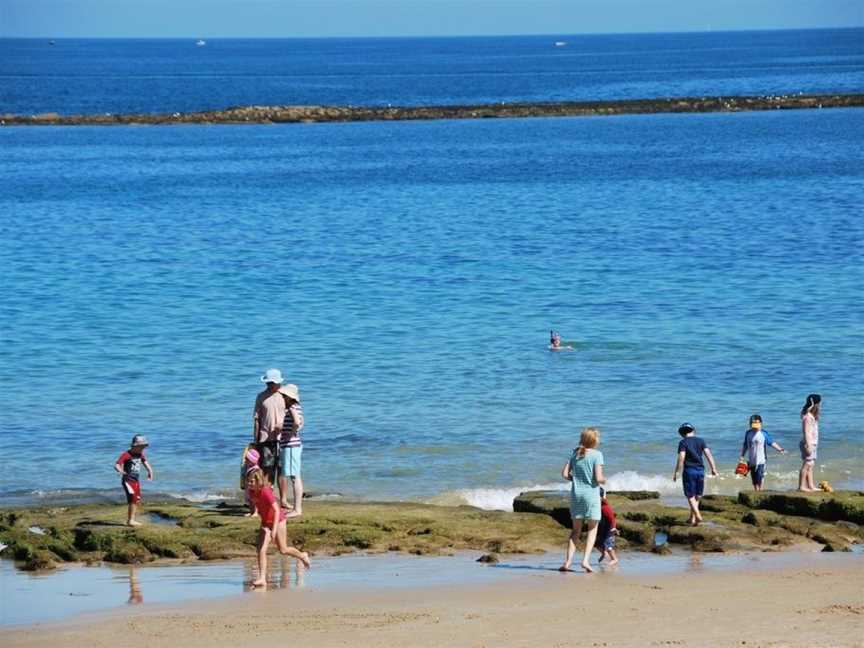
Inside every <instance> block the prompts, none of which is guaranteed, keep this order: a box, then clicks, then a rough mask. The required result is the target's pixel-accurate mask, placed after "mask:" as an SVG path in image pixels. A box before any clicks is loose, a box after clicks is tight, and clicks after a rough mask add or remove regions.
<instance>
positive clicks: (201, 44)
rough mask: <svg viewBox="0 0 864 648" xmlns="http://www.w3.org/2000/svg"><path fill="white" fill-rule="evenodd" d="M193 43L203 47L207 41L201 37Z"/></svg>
mask: <svg viewBox="0 0 864 648" xmlns="http://www.w3.org/2000/svg"><path fill="white" fill-rule="evenodd" d="M195 44H196V45H197V46H198V47H204V46H205V45H206V44H207V41H205V40H201V39H198V40H197V41H195Z"/></svg>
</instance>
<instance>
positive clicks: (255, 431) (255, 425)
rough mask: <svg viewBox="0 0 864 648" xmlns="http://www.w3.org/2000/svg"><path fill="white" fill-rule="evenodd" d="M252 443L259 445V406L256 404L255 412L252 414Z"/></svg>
mask: <svg viewBox="0 0 864 648" xmlns="http://www.w3.org/2000/svg"><path fill="white" fill-rule="evenodd" d="M252 443H258V404H257V403H256V404H255V412H254V413H253V414H252Z"/></svg>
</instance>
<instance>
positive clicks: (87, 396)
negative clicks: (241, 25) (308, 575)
mask: <svg viewBox="0 0 864 648" xmlns="http://www.w3.org/2000/svg"><path fill="white" fill-rule="evenodd" d="M862 34H864V31H862V30H857V31H854V30H850V31H839V32H782V33H767V34H738V35H734V34H725V35H723V34H705V35H698V36H697V35H689V36H683V35H678V36H674V37H662V38H661V37H660V36H639V37H634V36H629V37H624V36H610V37H590V38H586V42H588V43H591V44H592V47H593V48H594V50H592V51H594V54H592V55H590V56H589V55H587V54H586V55H585V56H584V57H583V59H582V60H583V61H584V65H581V64H580V65H575V64H574V65H571V67H570V68H569V69H570V72H567V73H566V74H563V75H556V74H552V73H551V72H550V73H549V74H541V73H539V72H538V73H537V74H529V73H528V72H527V71H528V70H532V69H533V70H548V69H549V68H550V66H552V65H553V64H554V63H553V62H554V61H555V60H556V59H555V57H563V58H564V59H568V57H571V58H574V59H575V58H578V56H579V51H580V50H579V47H581V44H582V41H581V40H580V39H578V38H575V37H574V38H572V39H568V42H569V43H571V45H568V47H565V48H557V49H556V48H552V49H549V48H550V47H551V44H550V43H549V42H547V41H548V40H550V39H545V40H542V39H538V38H523V39H474V40H472V39H441V40H438V41H436V40H416V41H414V40H386V41H329V40H328V41H318V42H313V41H264V42H253V41H227V42H225V43H220V42H217V41H213V42H212V43H208V44H207V46H206V47H203V48H195V47H194V44H191V45H190V43H186V42H183V43H180V42H179V41H169V42H159V41H125V42H119V41H68V42H67V41H57V44H56V45H55V46H53V47H51V48H50V49H48V47H47V46H46V47H43V45H44V44H43V43H37V42H35V41H0V49H3V50H4V51H5V52H7V53H8V52H9V51H14V52H18V54H16V56H18V57H19V58H18V59H17V61H18V62H19V63H20V62H21V61H26V64H23V65H18V66H16V65H13V64H11V63H10V61H9V57H8V56H0V78H2V80H3V83H2V85H0V87H2V90H0V93H2V95H0V96H2V102H0V103H2V107H0V112H16V111H31V110H32V111H38V112H41V111H43V110H58V111H60V112H77V111H91V110H97V109H98V110H100V111H101V110H103V109H104V110H107V111H111V110H127V109H136V110H148V109H152V110H157V109H158V110H162V109H164V108H169V109H171V108H176V109H192V108H201V107H212V106H214V105H215V106H222V105H224V104H236V103H258V104H263V103H272V102H279V103H341V102H348V101H350V102H354V103H378V102H382V101H392V102H393V103H394V104H396V103H400V104H405V103H424V102H429V103H451V102H463V101H468V100H471V101H475V100H476V101H488V100H512V99H517V98H518V99H536V98H556V99H557V98H589V97H595V96H597V97H604V98H609V97H616V96H651V95H664V94H676V95H680V94H697V93H706V94H718V93H721V92H722V93H727V92H729V93H731V92H734V91H736V89H737V90H739V91H740V92H746V93H750V92H786V91H791V90H793V89H794V90H796V91H797V90H799V89H800V90H803V91H817V90H818V91H851V90H858V91H861V89H862V87H864V83H862V79H864V64H862V56H864V46H862ZM552 40H554V39H552ZM676 41H677V42H678V46H677V47H678V49H679V50H681V51H684V52H686V51H694V50H695V51H697V52H700V53H699V54H698V57H703V58H700V59H698V60H701V61H703V63H704V62H705V61H707V60H711V61H714V62H715V63H714V64H712V65H707V64H706V65H704V66H703V65H702V64H699V63H698V61H694V62H693V63H692V65H690V66H683V65H680V66H678V67H675V66H674V65H672V64H671V63H669V61H671V60H673V59H674V60H678V61H682V60H683V59H684V56H683V54H682V53H681V52H680V51H679V52H678V53H677V54H673V53H672V51H671V50H672V49H674V48H673V43H674V42H676ZM531 43H535V44H537V45H538V47H539V48H540V50H542V51H541V52H540V53H538V54H537V56H536V57H534V58H532V56H529V55H528V54H526V53H525V50H524V49H523V48H526V47H528V46H529V45H530V44H531ZM771 43H774V45H771ZM510 45H514V47H515V50H511V49H508V48H509V47H510ZM223 46H224V47H226V48H234V49H233V50H232V51H237V50H238V48H239V50H240V51H243V52H246V53H245V54H244V55H243V56H238V57H237V58H232V57H231V56H230V55H228V54H225V53H220V52H221V50H220V48H221V47H223ZM540 46H542V47H540ZM67 47H68V48H72V49H73V50H74V51H76V52H77V54H76V56H77V58H75V57H71V56H70V57H69V58H63V59H62V61H61V60H60V59H58V61H57V64H56V65H55V64H53V63H50V62H49V58H50V57H60V58H62V56H63V55H62V54H61V53H62V52H63V51H65V49H64V48H67ZM292 47H298V48H301V49H303V51H304V52H305V56H306V57H307V60H311V61H312V63H310V67H311V68H312V71H311V72H310V73H309V79H307V80H308V81H309V85H305V86H303V91H302V92H301V93H299V94H290V93H285V94H280V92H281V91H280V88H282V89H284V88H285V87H288V86H286V85H284V84H290V81H291V79H295V80H296V78H297V76H298V74H299V73H293V76H292V75H291V74H287V75H286V76H283V77H279V80H274V79H272V78H271V79H269V80H262V78H261V74H262V73H261V71H260V70H259V71H258V72H256V73H255V74H251V73H249V71H248V67H247V66H249V65H252V63H250V61H252V62H253V63H254V62H255V61H257V65H259V66H263V65H264V63H263V62H264V61H270V64H272V65H275V64H276V63H275V61H277V60H280V59H279V56H277V53H278V52H279V51H281V49H280V48H292ZM586 47H588V45H586ZM27 48H30V49H27ZM268 48H270V49H268ZM331 48H335V49H336V50H338V51H343V53H344V52H346V51H351V52H353V55H352V56H351V57H348V55H347V54H344V56H343V57H341V58H340V57H339V56H331V54H330V52H331ZM35 49H39V53H38V54H33V53H32V51H33V50H35ZM559 49H560V50H564V51H558V50H559ZM141 51H144V52H150V54H147V55H146V56H145V55H141V56H142V57H143V58H142V60H138V59H135V57H134V54H133V53H135V52H141ZM268 51H269V52H270V54H269V55H268V56H265V55H264V54H262V52H268ZM382 51H384V52H386V54H382V53H381V52H382ZM646 51H648V52H651V54H650V55H648V54H645V52H646ZM22 52H24V53H22ZM27 52H31V53H30V54H28V53H27ZM46 52H47V53H46ZM159 52H161V54H160V55H157V53H159ZM181 52H182V54H181ZM364 52H373V53H369V54H364ZM374 52H378V53H377V54H374ZM400 52H401V53H402V57H401V59H402V60H401V61H400V57H399V56H396V55H395V54H394V53H400ZM612 52H617V54H614V55H613V54H612ZM769 52H773V54H769ZM604 53H605V54H604ZM160 56H161V57H163V58H160ZM204 56H208V57H211V56H212V57H218V64H217V63H213V62H211V63H208V66H210V67H209V68H208V69H212V74H211V75H210V76H206V75H205V74H204V73H202V72H195V71H194V69H197V68H194V69H193V67H194V66H191V64H189V63H188V61H186V62H184V61H183V60H181V57H204ZM46 57H48V58H46ZM499 57H500V58H499ZM592 57H593V58H592ZM664 57H665V58H664ZM675 57H678V58H677V59H676V58H675ZM698 57H697V58H698ZM705 57H708V58H705ZM349 58H350V60H349ZM133 59H134V60H133ZM385 59H386V60H385ZM284 60H285V61H290V64H291V65H299V63H298V62H297V61H296V60H295V58H292V57H289V56H287V55H286V56H285V57H284ZM418 60H422V61H425V63H424V64H423V65H420V64H419V63H417V61H418ZM568 60H569V59H568ZM601 60H602V61H603V63H602V64H601V63H598V61H601ZM658 60H659V61H665V63H662V62H658ZM76 61H77V63H76ZM96 61H99V62H101V65H100V68H101V69H100V70H99V71H94V70H93V69H92V67H93V65H94V64H95V62H96ZM376 61H377V62H378V63H377V64H376ZM411 61H414V63H413V64H410V62H411ZM454 61H458V62H459V64H458V65H457V64H454ZM616 61H617V63H616ZM771 61H773V63H772V62H771ZM784 61H785V63H784ZM741 62H746V63H747V65H739V63H741ZM570 63H571V64H572V60H571V61H570ZM402 64H404V65H405V66H406V68H407V71H406V72H405V74H406V75H407V77H406V78H405V79H404V80H403V81H402V82H400V83H402V84H403V85H399V84H395V85H392V86H391V85H388V83H387V82H386V81H385V79H384V77H386V76H387V75H392V74H393V69H394V68H395V67H398V66H399V65H402ZM285 65H288V63H285ZM376 65H377V67H378V68H383V69H384V70H385V71H382V72H380V74H377V75H376V73H373V71H372V70H373V69H376ZM616 65H617V66H618V67H616ZM388 66H389V67H388ZM16 67H17V68H20V69H19V71H20V72H21V75H20V78H18V77H16V78H14V79H13V78H12V77H10V76H9V70H10V69H11V68H16ZM265 67H266V66H265ZM582 67H584V68H586V69H587V68H590V69H591V70H593V71H592V72H590V74H589V73H588V72H587V71H584V72H582V71H579V70H580V69H581V68H582ZM185 69H189V70H190V71H189V72H188V74H189V77H188V79H186V80H185V81H184V77H183V75H182V74H179V73H178V70H185ZM159 70H161V71H162V72H161V73H157V72H159ZM326 70H330V72H329V73H328V74H331V76H327V74H324V71H326ZM388 70H389V71H388ZM494 70H498V76H497V78H498V79H499V82H500V84H499V85H495V83H494V82H493V77H495V76H496V75H495V74H494V73H493V72H494ZM514 70H515V71H514ZM616 70H617V72H616ZM748 70H749V71H748ZM756 71H758V73H757V72H756ZM25 73H26V74H25ZM106 75H108V76H106ZM412 75H413V76H412ZM567 75H570V76H567ZM337 77H338V80H334V79H335V78H337ZM229 78H236V79H237V83H236V84H235V83H232V82H226V81H225V79H229ZM576 78H579V79H586V85H579V86H578V87H577V86H572V87H571V86H569V85H568V84H569V83H570V82H569V81H567V79H570V81H573V79H576ZM10 79H12V80H11V81H10ZM255 79H257V80H255ZM409 79H413V80H414V81H416V83H412V82H409ZM587 79H592V81H590V83H589V81H587ZM313 80H314V83H313ZM370 80H374V82H373V81H370ZM214 84H215V85H214ZM260 84H263V85H260ZM376 84H377V85H376ZM217 85H218V87H219V91H218V92H211V90H212V89H213V88H214V87H216V86H217ZM120 87H122V88H123V89H124V91H123V92H115V91H112V88H120ZM180 87H182V88H184V91H183V92H175V90H177V88H180ZM292 87H293V86H292ZM567 87H569V88H570V90H569V91H567V92H565V90H564V89H565V88H567ZM383 88H388V89H389V90H388V91H389V92H390V93H391V94H387V95H385V94H383V93H382V92H381V89H383ZM10 97H11V98H10ZM171 102H174V103H171ZM97 104H98V105H97ZM862 143H864V111H862V110H855V109H848V110H847V109H844V110H816V111H773V112H761V113H742V114H708V115H698V114H693V115H652V116H624V117H599V118H574V119H569V118H568V119H564V118H561V119H530V120H482V121H431V122H403V123H356V124H306V125H282V126H264V125H261V126H222V127H213V126H169V127H71V128H70V127H29V128H28V127H4V128H0V277H2V282H0V291H2V292H0V464H2V466H3V470H2V471H0V503H2V502H3V501H7V502H8V501H10V499H11V498H13V497H17V496H20V495H22V494H25V495H26V494H29V493H43V494H50V493H52V492H55V491H57V490H60V489H72V488H82V489H114V488H118V484H117V480H116V474H115V473H114V472H113V470H112V464H113V462H114V460H115V459H116V457H117V455H119V453H120V452H121V451H122V450H124V449H125V448H126V447H127V445H128V442H129V439H130V438H131V436H132V435H133V434H135V433H143V434H146V435H148V436H149V437H150V439H151V443H152V446H151V448H150V458H151V461H152V463H153V465H154V467H155V469H156V473H157V480H156V481H155V482H153V484H152V485H151V484H145V487H144V490H145V495H146V492H147V491H148V489H149V490H150V491H151V492H152V491H155V490H159V491H163V492H164V491H168V492H174V493H182V494H187V495H194V496H196V497H199V498H205V497H221V496H222V495H223V494H226V493H230V492H231V491H232V489H234V488H236V482H237V474H238V470H239V465H238V464H239V458H240V452H241V450H242V448H243V445H244V443H245V442H246V440H247V438H248V437H249V436H250V433H251V410H252V403H253V401H254V398H255V395H256V393H257V391H258V390H259V389H260V388H261V383H260V382H259V376H260V375H261V374H262V373H263V371H264V370H265V369H267V368H268V367H271V366H273V367H279V368H281V369H282V370H283V372H284V373H285V374H286V375H287V376H288V378H289V379H290V380H291V381H292V382H296V383H298V384H299V385H300V390H301V397H302V400H303V405H304V409H305V412H306V418H307V425H306V429H305V430H304V437H305V448H306V449H305V452H304V474H305V477H306V482H307V488H308V489H310V490H313V491H317V492H338V493H341V494H343V495H346V496H354V497H363V498H388V499H394V498H411V499H423V500H432V501H439V502H458V501H468V502H470V503H473V504H477V505H481V506H486V507H495V506H506V504H507V502H508V501H509V499H510V498H512V495H513V494H514V493H515V492H518V491H519V490H521V489H523V488H524V487H529V486H537V485H544V484H550V483H553V484H557V483H560V482H559V481H558V477H557V475H558V471H559V470H560V468H561V465H562V464H563V463H564V461H565V460H566V459H567V457H568V456H569V451H570V449H571V448H572V447H573V446H574V445H575V443H576V441H577V440H578V434H579V430H580V429H581V428H582V427H583V426H585V425H598V426H600V427H601V429H602V431H603V436H602V446H601V450H603V451H604V453H605V455H606V464H607V473H611V474H612V476H613V477H612V482H611V486H612V488H640V487H641V488H644V487H651V488H656V489H660V490H662V491H664V492H666V493H676V492H677V486H676V485H673V484H672V483H671V481H670V476H671V471H672V468H673V466H674V460H675V450H676V447H677V441H678V436H677V433H676V429H677V426H678V424H679V423H681V422H682V421H685V420H686V421H690V422H691V423H693V424H695V425H696V427H697V428H698V429H699V431H700V433H701V434H702V435H703V436H704V437H705V438H706V439H707V440H708V442H709V445H710V446H711V447H712V449H713V450H714V452H715V455H716V456H717V457H718V459H719V461H720V464H721V468H722V471H723V475H722V478H721V479H719V480H711V481H709V482H708V488H709V490H710V491H713V492H735V491H736V490H738V489H739V488H742V487H745V486H746V487H749V482H744V481H741V480H736V479H735V478H734V477H733V476H732V472H733V469H734V465H735V462H736V460H737V457H738V450H739V448H740V442H741V437H742V436H743V433H744V430H745V427H746V422H747V418H748V416H749V415H750V414H751V413H752V412H754V411H758V412H760V413H761V414H762V416H763V417H764V419H765V423H766V429H768V430H769V431H771V432H773V433H774V434H775V437H776V439H777V440H778V441H779V442H780V443H781V444H783V445H784V446H786V447H787V448H789V449H790V450H792V451H793V452H792V453H791V454H790V455H789V456H786V457H779V456H776V455H771V456H770V463H769V470H768V473H769V476H768V480H769V482H768V483H769V486H774V487H784V488H785V487H790V486H792V485H794V483H795V478H796V475H797V469H798V467H799V466H800V461H799V460H798V459H797V456H796V452H795V449H796V447H797V443H798V439H799V437H800V424H799V420H798V410H799V409H800V407H801V405H802V403H803V400H804V397H805V396H806V394H807V393H809V392H812V391H816V392H820V393H822V394H823V395H824V405H825V408H824V416H823V420H822V441H821V446H820V460H819V467H818V477H819V478H820V479H822V478H828V479H830V480H831V481H832V482H833V483H834V484H835V485H840V486H847V487H857V488H864V477H862V472H864V390H862V376H864V326H862V325H864V263H862V262H864V222H862V217H861V214H862V208H861V204H862V197H864V146H862ZM550 328H555V329H558V330H560V331H561V332H562V335H563V337H564V339H565V340H569V341H572V342H573V344H574V345H575V350H574V351H572V352H567V353H557V354H556V353H550V352H549V351H548V350H547V347H546V345H547V341H548V333H549V329H550ZM562 486H563V483H562Z"/></svg>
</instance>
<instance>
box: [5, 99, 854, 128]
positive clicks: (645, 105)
mask: <svg viewBox="0 0 864 648" xmlns="http://www.w3.org/2000/svg"><path fill="white" fill-rule="evenodd" d="M861 107H864V94H824V95H805V94H792V95H758V96H750V97H672V98H658V99H629V100H622V101H576V102H550V103H499V104H480V105H473V106H404V107H392V106H387V107H362V106H246V107H234V108H226V109H224V110H209V111H200V112H185V113H180V112H174V113H164V114H150V113H136V114H111V113H101V114H93V115H60V114H58V113H54V112H49V113H40V114H33V115H14V114H0V126H112V125H148V124H149V125H164V124H283V123H319V122H362V121H413V120H430V119H489V118H526V117H589V116H601V115H637V114H654V113H712V112H743V111H755V110H794V109H819V108H861Z"/></svg>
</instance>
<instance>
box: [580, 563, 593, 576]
mask: <svg viewBox="0 0 864 648" xmlns="http://www.w3.org/2000/svg"><path fill="white" fill-rule="evenodd" d="M582 569H584V570H585V573H586V574H593V573H594V570H593V569H591V565H589V564H588V563H587V562H585V561H584V560H583V561H582Z"/></svg>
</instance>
